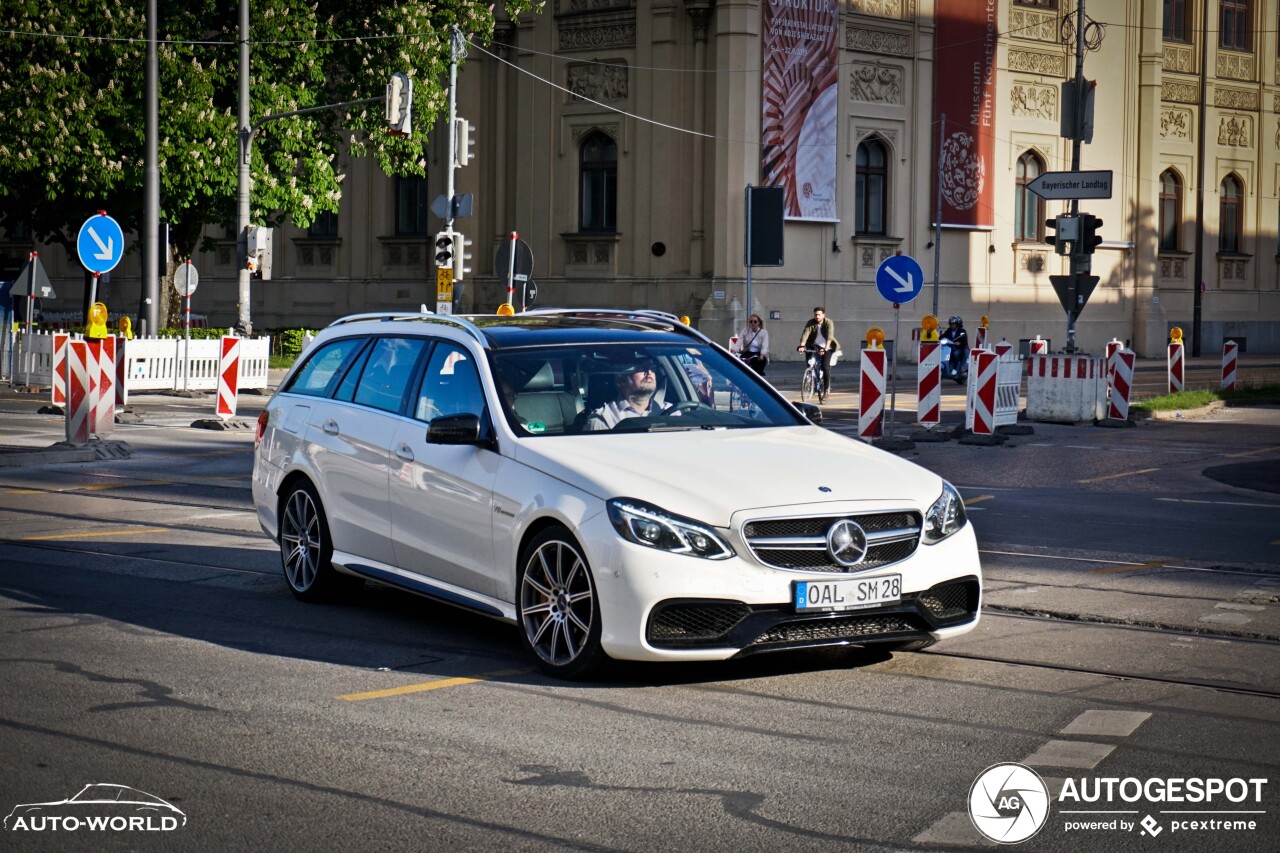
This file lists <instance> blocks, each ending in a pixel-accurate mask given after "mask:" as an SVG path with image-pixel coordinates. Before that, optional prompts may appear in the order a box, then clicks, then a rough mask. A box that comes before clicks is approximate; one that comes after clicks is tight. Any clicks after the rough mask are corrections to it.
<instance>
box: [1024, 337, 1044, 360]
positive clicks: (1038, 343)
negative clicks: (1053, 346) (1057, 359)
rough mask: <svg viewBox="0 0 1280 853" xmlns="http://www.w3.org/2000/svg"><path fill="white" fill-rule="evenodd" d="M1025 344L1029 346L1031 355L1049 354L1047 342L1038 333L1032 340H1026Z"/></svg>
mask: <svg viewBox="0 0 1280 853" xmlns="http://www.w3.org/2000/svg"><path fill="white" fill-rule="evenodd" d="M1027 344H1028V345H1029V346H1030V348H1031V354H1032V355H1048V354H1049V342H1048V341H1046V340H1045V339H1044V338H1042V337H1040V336H1039V335H1036V336H1035V339H1034V340H1030V341H1027Z"/></svg>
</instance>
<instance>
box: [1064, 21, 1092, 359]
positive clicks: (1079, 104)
mask: <svg viewBox="0 0 1280 853" xmlns="http://www.w3.org/2000/svg"><path fill="white" fill-rule="evenodd" d="M1075 88H1076V93H1075V94H1076V96H1075V99H1074V100H1075V103H1074V104H1073V106H1074V111H1075V116H1074V119H1073V122H1072V135H1071V171H1073V172H1078V171H1080V148H1081V147H1082V146H1081V143H1080V132H1081V130H1082V128H1081V124H1082V123H1083V119H1084V0H1079V2H1078V3H1077V5H1076V76H1075ZM1071 215H1072V216H1075V217H1079V216H1080V199H1078V198H1073V199H1071ZM1077 221H1079V220H1078V218H1077ZM1080 249H1081V246H1080V241H1079V240H1077V241H1075V242H1074V243H1072V244H1071V307H1070V308H1068V309H1067V347H1066V351H1067V352H1068V353H1073V352H1075V351H1076V310H1075V309H1076V306H1077V305H1078V304H1079V297H1078V293H1079V287H1080V276H1082V275H1085V274H1086V273H1087V272H1088V268H1087V267H1085V266H1084V265H1083V264H1082V263H1081V261H1082V260H1084V256H1083V255H1081V253H1080Z"/></svg>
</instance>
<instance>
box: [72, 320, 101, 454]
mask: <svg viewBox="0 0 1280 853" xmlns="http://www.w3.org/2000/svg"><path fill="white" fill-rule="evenodd" d="M66 371H67V372H66V388H67V415H66V423H67V443H68V444H71V445H74V446H75V447H84V446H85V445H86V444H88V443H89V429H90V427H89V421H90V415H91V414H92V404H93V389H92V386H91V383H92V381H93V373H94V371H93V369H92V368H91V361H90V354H89V343H88V341H69V342H68V343H67V357H66Z"/></svg>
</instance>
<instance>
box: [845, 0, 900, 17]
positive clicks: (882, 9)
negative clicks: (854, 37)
mask: <svg viewBox="0 0 1280 853" xmlns="http://www.w3.org/2000/svg"><path fill="white" fill-rule="evenodd" d="M849 11H850V12H854V13H856V14H859V15H875V16H876V17H878V18H897V19H898V20H903V19H910V18H914V17H915V14H916V2H915V0H849Z"/></svg>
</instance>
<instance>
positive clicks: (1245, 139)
mask: <svg viewBox="0 0 1280 853" xmlns="http://www.w3.org/2000/svg"><path fill="white" fill-rule="evenodd" d="M1218 144H1219V145H1230V146H1233V147H1235V148H1252V147H1253V119H1252V118H1251V117H1249V116H1223V117H1222V118H1221V119H1219V120H1218Z"/></svg>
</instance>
